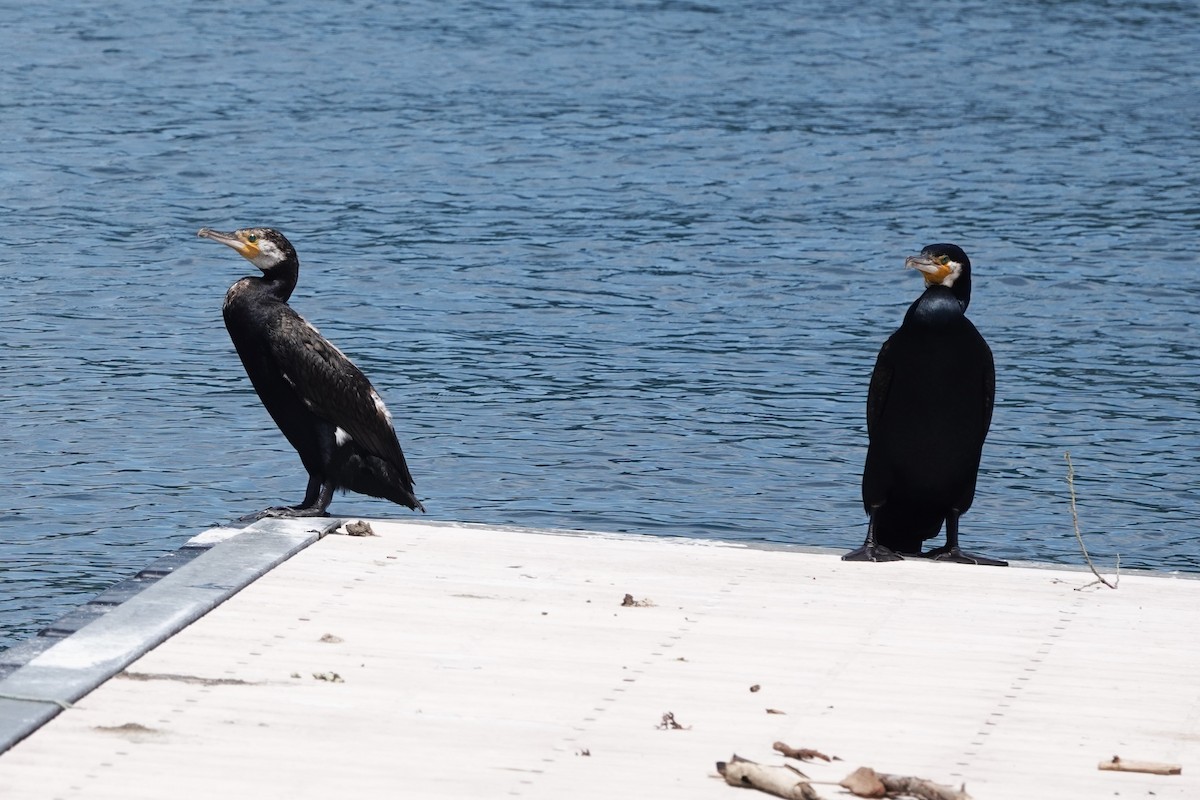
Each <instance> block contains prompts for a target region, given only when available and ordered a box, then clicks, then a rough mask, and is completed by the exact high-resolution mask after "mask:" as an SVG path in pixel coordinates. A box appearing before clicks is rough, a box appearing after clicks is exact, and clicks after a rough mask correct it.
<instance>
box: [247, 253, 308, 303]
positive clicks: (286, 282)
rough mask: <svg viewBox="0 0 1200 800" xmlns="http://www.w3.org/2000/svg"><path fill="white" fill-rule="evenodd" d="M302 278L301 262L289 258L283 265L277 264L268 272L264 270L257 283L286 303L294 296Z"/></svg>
mask: <svg viewBox="0 0 1200 800" xmlns="http://www.w3.org/2000/svg"><path fill="white" fill-rule="evenodd" d="M299 277H300V262H299V261H298V260H297V259H294V258H289V259H288V260H287V261H284V262H283V263H280V264H276V265H275V266H273V267H271V268H270V269H268V270H264V271H263V274H262V277H261V278H258V279H257V281H258V283H259V285H260V286H262V287H263V288H264V289H266V290H267V292H268V293H269V294H270V295H271V296H272V297H274V298H275V299H277V300H279V302H281V303H286V302H287V301H288V298H289V297H291V296H292V291H293V290H295V288H296V281H297V279H298V278H299Z"/></svg>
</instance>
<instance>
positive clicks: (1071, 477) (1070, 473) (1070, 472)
mask: <svg viewBox="0 0 1200 800" xmlns="http://www.w3.org/2000/svg"><path fill="white" fill-rule="evenodd" d="M1064 455H1065V456H1066V458H1067V486H1068V487H1069V488H1070V489H1071V521H1072V522H1074V523H1075V538H1076V539H1077V540H1078V541H1079V549H1080V550H1082V551H1083V560H1084V561H1086V562H1087V565H1088V569H1090V570H1091V571H1092V574H1093V575H1095V576H1096V580H1094V581H1092V582H1091V583H1089V584H1087V586H1080V587H1079V588H1078V589H1076V590H1075V591H1079V590H1080V589H1086V588H1088V586H1094V585H1095V584H1097V583H1102V584H1104V585H1105V586H1107V587H1108V588H1110V589H1115V588H1117V584H1118V583H1120V582H1121V554H1120V553H1118V554H1117V577H1116V578H1114V579H1113V582H1112V583H1109V582H1108V580H1107V579H1105V577H1104V576H1103V575H1101V574H1100V573H1099V572H1097V571H1096V565H1095V564H1093V563H1092V557H1091V556H1089V555H1088V551H1087V547H1085V546H1084V544H1083V534H1082V533H1080V532H1079V513H1078V512H1077V511H1076V510H1075V467H1074V465H1072V464H1071V451H1069V450H1068V451H1067V452H1066V453H1064Z"/></svg>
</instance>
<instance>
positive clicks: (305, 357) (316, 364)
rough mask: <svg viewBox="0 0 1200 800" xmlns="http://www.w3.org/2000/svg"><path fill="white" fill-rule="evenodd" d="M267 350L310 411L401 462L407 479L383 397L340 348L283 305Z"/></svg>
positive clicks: (374, 451) (363, 444) (383, 455)
mask: <svg viewBox="0 0 1200 800" xmlns="http://www.w3.org/2000/svg"><path fill="white" fill-rule="evenodd" d="M289 312H290V313H289ZM271 353H272V355H273V356H274V358H275V361H276V363H277V364H278V365H279V368H280V370H281V372H282V373H283V375H284V379H285V380H286V381H287V382H288V383H289V384H290V385H291V386H292V388H294V389H295V391H296V393H297V394H298V395H299V396H300V399H301V400H302V401H303V402H304V405H305V406H307V407H308V409H309V410H310V411H312V412H313V413H314V414H316V415H317V416H318V417H320V418H321V419H324V420H325V421H327V422H329V423H330V424H332V425H334V426H336V427H338V428H341V429H342V430H343V431H345V432H346V433H348V434H349V435H350V438H352V439H353V440H354V441H355V442H356V443H357V444H358V445H359V447H361V448H363V449H364V450H366V451H367V452H368V453H371V454H372V455H375V456H378V457H380V458H382V459H384V460H386V461H389V462H391V463H392V464H393V465H395V466H397V467H400V468H402V470H403V472H404V475H405V477H406V478H408V480H409V481H411V480H412V476H411V475H410V474H409V473H408V466H407V465H406V464H405V462H404V454H403V452H402V451H401V450H400V443H399V441H398V440H397V439H396V432H395V430H394V429H393V428H392V421H391V416H390V415H389V414H388V411H387V409H386V408H385V407H384V405H383V400H381V399H380V397H379V394H378V393H377V392H376V391H375V388H374V387H373V386H371V382H370V381H369V380H367V377H366V376H365V375H363V373H362V371H360V370H359V368H358V367H356V366H354V363H353V362H351V361H350V359H349V358H347V357H346V355H345V354H344V353H343V352H342V351H341V350H338V349H337V348H336V347H334V346H333V345H332V344H331V343H330V342H329V341H328V340H327V339H326V338H325V337H324V336H322V335H321V334H320V332H318V331H317V329H316V328H314V327H313V326H312V325H310V324H309V323H308V322H307V321H306V320H304V318H302V317H301V316H300V315H299V314H296V313H295V312H294V311H292V310H291V309H287V312H285V313H283V314H281V315H280V317H279V318H278V321H277V327H276V330H275V331H274V335H273V336H272V337H271Z"/></svg>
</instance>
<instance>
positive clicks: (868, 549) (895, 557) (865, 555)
mask: <svg viewBox="0 0 1200 800" xmlns="http://www.w3.org/2000/svg"><path fill="white" fill-rule="evenodd" d="M877 511H879V506H872V508H871V517H870V521H869V522H868V523H867V540H866V541H865V542H863V546H862V547H860V548H858V549H857V550H852V551H850V552H849V553H846V555H844V556H842V561H903V560H904V556H902V555H900V554H899V553H897V552H895V551H894V550H892V549H890V548H887V547H884V546H883V545H881V544H879V543H878V542H876V541H875V512H877Z"/></svg>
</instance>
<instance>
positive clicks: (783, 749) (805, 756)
mask: <svg viewBox="0 0 1200 800" xmlns="http://www.w3.org/2000/svg"><path fill="white" fill-rule="evenodd" d="M772 747H774V748H775V750H776V752H779V753H782V754H783V756H784V757H785V758H795V759H799V760H800V761H812V760H813V759H814V758H819V759H821V760H822V761H833V758H831V757H829V756H827V755H825V754H824V753H822V752H821V751H820V750H810V749H809V748H807V747H791V746H790V745H786V744H784V743H783V742H776V743H775V744H773V745H772ZM838 760H839V761H840V760H841V759H838Z"/></svg>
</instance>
